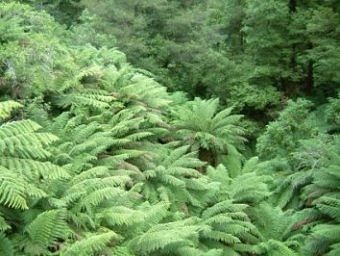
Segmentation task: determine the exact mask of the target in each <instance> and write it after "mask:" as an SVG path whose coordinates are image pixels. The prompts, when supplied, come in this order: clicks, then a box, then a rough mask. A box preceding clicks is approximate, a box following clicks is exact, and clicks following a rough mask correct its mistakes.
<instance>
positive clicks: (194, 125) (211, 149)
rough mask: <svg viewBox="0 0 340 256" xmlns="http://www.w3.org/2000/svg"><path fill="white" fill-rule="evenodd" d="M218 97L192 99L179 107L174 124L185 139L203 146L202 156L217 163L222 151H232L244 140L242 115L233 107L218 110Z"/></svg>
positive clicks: (194, 144)
mask: <svg viewBox="0 0 340 256" xmlns="http://www.w3.org/2000/svg"><path fill="white" fill-rule="evenodd" d="M217 108H218V100H217V99H215V100H200V99H195V101H192V102H188V103H186V104H185V105H183V106H180V107H178V108H175V109H174V111H173V113H174V116H175V120H174V122H173V123H174V125H175V127H176V129H177V133H178V134H179V135H180V136H181V137H182V138H184V141H185V143H187V144H189V145H192V147H193V149H194V150H199V153H200V159H202V160H205V161H207V162H209V163H210V164H213V165H215V164H217V162H216V161H217V157H218V155H219V154H226V153H228V151H230V152H232V151H233V150H234V149H235V148H239V146H240V145H241V144H242V142H243V141H244V138H243V137H242V135H243V134H244V130H243V128H242V127H241V126H240V125H239V121H240V119H241V117H242V116H241V115H233V114H231V111H232V108H227V109H224V110H222V111H220V112H217V111H218V110H217Z"/></svg>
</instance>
